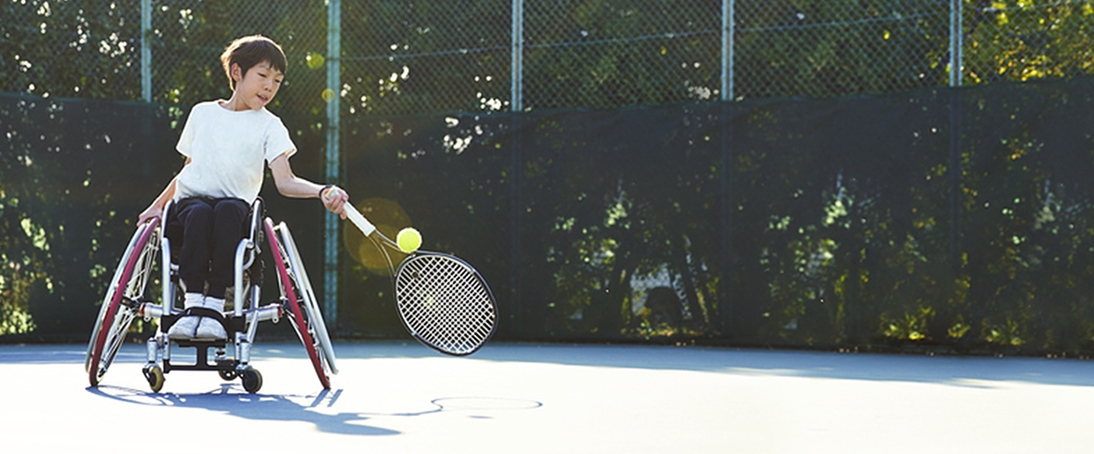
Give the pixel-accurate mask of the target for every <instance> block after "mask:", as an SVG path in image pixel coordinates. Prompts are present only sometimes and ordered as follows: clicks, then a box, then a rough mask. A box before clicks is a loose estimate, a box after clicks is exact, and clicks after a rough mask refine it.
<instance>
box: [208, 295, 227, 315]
mask: <svg viewBox="0 0 1094 454" xmlns="http://www.w3.org/2000/svg"><path fill="white" fill-rule="evenodd" d="M205 307H206V308H209V309H212V310H214V311H217V312H224V298H213V297H211V296H208V297H205Z"/></svg>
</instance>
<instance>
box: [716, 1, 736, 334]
mask: <svg viewBox="0 0 1094 454" xmlns="http://www.w3.org/2000/svg"><path fill="white" fill-rule="evenodd" d="M734 6H736V5H735V2H734V0H722V109H721V114H722V115H721V128H722V144H721V145H722V150H721V151H722V174H721V180H722V188H721V189H722V206H721V211H722V213H721V229H720V232H719V236H720V237H721V262H722V278H721V279H720V280H719V282H720V284H719V288H718V315H719V321H720V325H721V327H720V330H721V333H722V335H723V336H725V335H728V334H730V332H731V331H732V329H731V320H732V318H733V303H732V302H731V300H730V294H731V293H732V292H733V289H732V285H731V279H730V274H731V264H732V263H733V249H732V248H733V242H732V230H731V229H732V227H733V200H732V196H733V191H732V186H731V184H730V182H731V172H730V167H731V166H732V158H733V145H732V140H733V138H732V133H733V122H732V113H733V112H732V109H731V107H730V104H729V103H731V102H733V97H734V93H733V88H734V87H733V32H734V28H735V25H736V24H735V21H734Z"/></svg>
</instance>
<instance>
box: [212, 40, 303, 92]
mask: <svg viewBox="0 0 1094 454" xmlns="http://www.w3.org/2000/svg"><path fill="white" fill-rule="evenodd" d="M262 62H267V63H269V64H270V66H273V67H274V69H276V70H278V71H281V74H285V70H286V69H287V68H288V66H289V62H288V60H286V59H285V52H284V51H282V50H281V46H279V45H277V43H275V42H273V40H272V39H270V38H267V37H265V36H262V35H253V36H245V37H242V38H239V39H237V40H235V41H232V44H229V45H228V47H226V48H225V49H224V53H223V54H220V63H221V64H222V65H223V66H224V74H225V75H227V76H228V85H229V86H231V87H232V90H235V89H236V84H235V81H234V80H232V65H233V64H238V65H239V69H240V70H241V71H242V73H243V74H247V70H249V69H251V67H252V66H255V65H257V64H259V63H262Z"/></svg>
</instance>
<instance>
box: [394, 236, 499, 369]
mask: <svg viewBox="0 0 1094 454" xmlns="http://www.w3.org/2000/svg"><path fill="white" fill-rule="evenodd" d="M396 296H397V301H398V305H399V311H400V312H401V313H402V315H403V318H404V320H405V321H406V322H407V325H408V326H409V327H410V328H411V330H412V331H414V332H415V334H417V335H418V336H419V337H421V338H422V339H423V340H425V341H426V342H429V343H432V344H434V345H436V346H438V347H440V348H442V349H444V350H447V351H450V352H453V353H457V354H458V353H466V352H470V351H473V350H474V349H475V348H477V346H478V345H481V344H482V343H483V342H485V341H486V339H487V338H488V337H489V336H490V333H491V331H492V328H493V325H494V321H495V317H496V314H495V312H494V307H493V304H492V299H491V297H490V295H489V291H488V290H487V289H486V288H485V286H484V285H483V284H482V282H481V280H480V279H479V278H478V276H477V274H476V273H475V272H474V270H471V269H469V268H468V267H466V266H465V265H463V264H461V263H460V262H458V261H457V260H453V259H451V258H447V257H443V256H422V257H418V258H416V259H415V260H413V261H411V262H408V263H407V264H406V265H405V269H403V270H401V271H400V273H399V276H398V279H397V282H396Z"/></svg>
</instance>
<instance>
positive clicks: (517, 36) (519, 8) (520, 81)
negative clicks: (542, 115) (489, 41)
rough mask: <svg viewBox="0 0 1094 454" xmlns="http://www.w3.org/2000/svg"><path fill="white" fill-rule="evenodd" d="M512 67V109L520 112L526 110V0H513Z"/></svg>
mask: <svg viewBox="0 0 1094 454" xmlns="http://www.w3.org/2000/svg"><path fill="white" fill-rule="evenodd" d="M511 47H512V55H513V57H512V67H511V69H510V72H511V74H510V76H511V79H512V84H511V85H512V86H511V91H510V94H509V105H510V111H512V112H520V111H523V110H524V105H523V99H522V97H523V96H522V95H523V93H522V92H523V91H524V77H523V76H524V74H523V72H524V68H523V67H522V66H523V64H524V55H523V54H524V52H523V51H524V49H523V47H524V0H513V26H512V45H511Z"/></svg>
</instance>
